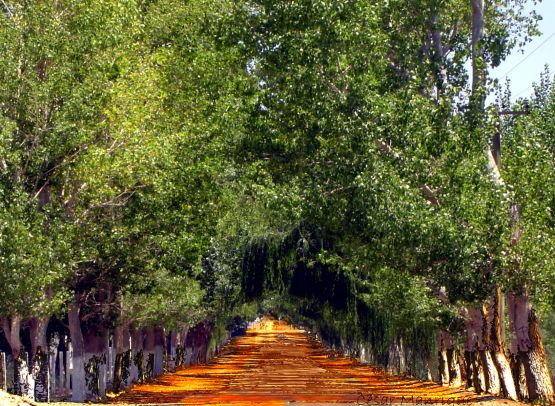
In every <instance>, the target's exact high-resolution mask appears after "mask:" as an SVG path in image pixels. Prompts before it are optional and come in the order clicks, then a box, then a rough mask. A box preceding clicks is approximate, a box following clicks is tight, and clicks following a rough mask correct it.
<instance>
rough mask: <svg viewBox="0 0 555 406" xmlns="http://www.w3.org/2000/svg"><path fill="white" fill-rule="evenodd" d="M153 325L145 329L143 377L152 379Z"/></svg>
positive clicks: (154, 341) (154, 340) (154, 339)
mask: <svg viewBox="0 0 555 406" xmlns="http://www.w3.org/2000/svg"><path fill="white" fill-rule="evenodd" d="M155 343H156V338H155V333H154V327H148V328H147V329H146V337H145V348H144V349H145V354H144V355H145V358H146V364H145V379H152V377H153V373H154V346H155V345H156V344H155Z"/></svg>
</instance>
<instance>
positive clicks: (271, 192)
mask: <svg viewBox="0 0 555 406" xmlns="http://www.w3.org/2000/svg"><path fill="white" fill-rule="evenodd" d="M467 3H468V2H467V1H462V0H449V1H436V0H411V1H389V2H382V1H304V0H302V1H301V0H291V1H264V0H253V1H247V2H232V1H228V0H202V1H189V2H183V1H175V0H149V1H146V0H141V1H139V0H137V1H134V0H126V1H113V0H100V1H79V0H60V1H55V2H41V1H39V2H37V1H30V0H17V1H13V2H1V7H0V8H1V9H2V10H3V14H2V15H0V195H1V199H0V272H1V277H0V312H1V314H0V316H2V317H11V316H14V315H21V316H23V317H32V316H40V315H43V314H56V315H58V317H60V318H61V319H63V318H64V315H65V310H66V307H67V306H68V304H69V303H72V302H73V301H74V300H78V301H79V303H80V304H81V305H82V306H83V309H84V310H83V311H84V312H89V313H95V312H97V313H98V317H93V316H91V317H90V318H89V319H90V320H96V321H97V322H99V323H105V324H106V325H109V326H113V325H114V324H117V323H119V322H121V321H122V320H125V321H126V322H128V323H134V324H136V325H140V326H143V325H164V326H172V325H175V324H177V323H186V324H188V325H191V326H192V325H194V324H196V323H197V322H199V321H201V320H217V321H218V323H220V324H218V325H221V323H224V324H225V323H226V322H227V320H228V319H231V317H233V316H235V315H238V314H242V315H245V316H249V317H250V316H252V315H253V309H252V307H249V306H248V304H249V303H252V302H256V303H258V304H259V309H260V310H265V311H273V312H276V313H277V314H289V315H290V316H293V317H298V318H299V319H302V320H303V321H304V322H306V323H312V324H313V325H317V328H318V329H319V330H320V331H322V332H323V334H324V335H326V336H327V337H326V338H327V339H328V340H329V341H330V342H336V343H337V344H338V345H344V344H345V340H347V341H348V343H347V345H355V344H356V343H359V342H363V341H369V342H371V343H372V345H373V347H374V349H375V352H376V354H377V355H376V356H377V357H378V358H380V357H387V348H388V346H389V344H390V343H391V341H392V340H393V339H394V338H396V337H404V338H405V340H406V341H407V343H408V345H412V346H413V347H414V348H420V349H421V350H422V351H431V346H432V344H430V343H431V342H433V334H434V332H435V331H436V330H437V329H438V328H443V329H446V330H449V331H452V332H453V333H456V332H457V331H459V327H460V323H461V320H460V315H459V314H458V313H457V309H458V307H460V306H462V305H467V304H475V303H481V302H482V301H483V300H484V299H486V297H488V295H490V294H491V292H492V289H493V287H494V286H495V285H496V284H497V285H501V286H503V287H504V288H506V289H523V288H526V289H529V290H530V292H531V293H532V297H533V300H534V301H535V302H536V303H540V304H543V305H544V309H546V308H549V307H551V306H553V305H554V304H555V283H554V282H553V281H554V280H555V279H554V278H553V276H554V273H555V262H554V261H555V253H554V251H553V249H554V248H553V247H554V241H555V234H554V230H555V227H554V226H555V223H554V217H553V215H554V214H553V211H554V210H555V207H554V206H555V183H554V179H553V173H554V169H555V155H554V154H555V151H554V149H553V146H554V145H555V139H554V138H553V134H554V132H553V131H554V125H555V124H554V123H555V110H554V106H555V96H554V94H555V93H554V92H553V85H552V82H551V80H550V77H549V75H548V74H546V75H545V76H543V77H542V81H541V82H540V84H539V85H538V87H537V89H536V90H537V91H536V96H535V97H534V98H533V100H532V101H531V102H530V107H531V110H532V113H531V115H530V116H527V117H520V118H516V119H512V120H508V121H504V122H503V124H502V126H503V170H502V171H503V176H504V178H505V183H504V184H503V185H499V184H497V185H496V184H495V183H494V182H492V181H491V173H490V169H488V166H487V163H488V162H487V156H486V154H485V151H486V150H487V149H488V148H489V146H490V142H491V138H492V136H493V133H494V132H495V123H494V121H495V120H496V117H495V115H494V114H492V115H488V113H487V111H485V110H484V109H481V110H479V111H478V112H476V108H475V106H474V105H473V104H472V103H471V101H472V99H473V98H475V97H476V94H480V92H484V91H486V89H485V88H481V87H480V88H476V86H474V88H473V86H472V85H471V81H470V77H471V72H468V71H467V70H468V65H469V61H470V59H471V56H472V51H471V48H472V47H471V38H472V19H471V9H470V6H469V5H468V4H467ZM487 3H488V7H487V9H486V12H485V16H484V23H485V26H486V31H485V32H486V34H485V36H484V38H483V39H482V40H481V43H482V49H483V53H482V55H481V56H480V59H479V60H477V62H476V63H478V64H479V65H480V66H481V67H482V68H483V69H484V70H485V71H487V68H488V67H495V66H497V65H498V64H499V63H500V62H501V60H502V59H503V58H504V57H505V56H506V55H507V54H508V53H509V52H510V51H511V50H512V49H513V47H515V46H516V45H517V44H518V43H519V42H522V41H525V40H527V39H528V38H529V37H530V36H531V35H534V34H535V33H536V31H535V21H536V17H535V16H534V15H532V16H527V15H525V14H524V12H523V8H522V7H523V4H524V1H515V2H504V1H493V0H492V1H487ZM482 84H485V82H484V83H482ZM473 106H474V107H473ZM476 114H478V115H479V117H480V119H479V120H476ZM492 123H493V124H492ZM515 203H517V204H518V206H519V210H520V211H521V217H520V220H519V224H518V225H515V221H514V216H513V218H511V215H510V212H511V208H512V207H513V205H514V204H515ZM515 227H518V228H519V229H520V231H521V234H522V236H521V237H520V242H519V244H512V243H511V239H512V238H513V236H514V232H515ZM441 289H445V290H446V292H447V293H448V300H446V301H442V300H440V299H439V298H438V292H440V290H441ZM96 303H101V304H102V306H96V305H95V304H96ZM391 309H395V312H394V313H392V312H391ZM222 320H225V321H222ZM428 344H429V345H428ZM419 346H420V347H419Z"/></svg>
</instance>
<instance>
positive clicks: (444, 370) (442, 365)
mask: <svg viewBox="0 0 555 406" xmlns="http://www.w3.org/2000/svg"><path fill="white" fill-rule="evenodd" d="M446 335H447V332H445V331H439V332H438V334H437V357H438V369H439V383H440V384H441V385H444V386H447V385H449V361H448V359H447V343H446Z"/></svg>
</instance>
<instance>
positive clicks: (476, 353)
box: [463, 308, 486, 393]
mask: <svg viewBox="0 0 555 406" xmlns="http://www.w3.org/2000/svg"><path fill="white" fill-rule="evenodd" d="M463 316H464V318H465V329H466V342H465V361H466V362H465V364H466V371H467V386H468V387H469V388H474V390H475V391H476V392H477V393H482V392H485V390H486V379H485V376H484V366H483V364H482V362H483V358H482V357H481V356H480V351H481V350H482V351H483V350H484V346H483V333H484V319H483V317H482V312H481V311H480V310H478V309H474V308H470V309H463Z"/></svg>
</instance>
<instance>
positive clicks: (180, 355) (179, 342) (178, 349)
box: [175, 328, 187, 368]
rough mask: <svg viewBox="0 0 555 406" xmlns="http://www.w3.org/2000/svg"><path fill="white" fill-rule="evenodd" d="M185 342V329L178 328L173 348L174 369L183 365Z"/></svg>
mask: <svg viewBox="0 0 555 406" xmlns="http://www.w3.org/2000/svg"><path fill="white" fill-rule="evenodd" d="M186 341H187V329H184V328H179V329H178V331H177V336H176V346H175V367H176V368H178V367H181V366H183V365H185V360H186V356H187V354H186V353H185V343H186Z"/></svg>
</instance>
